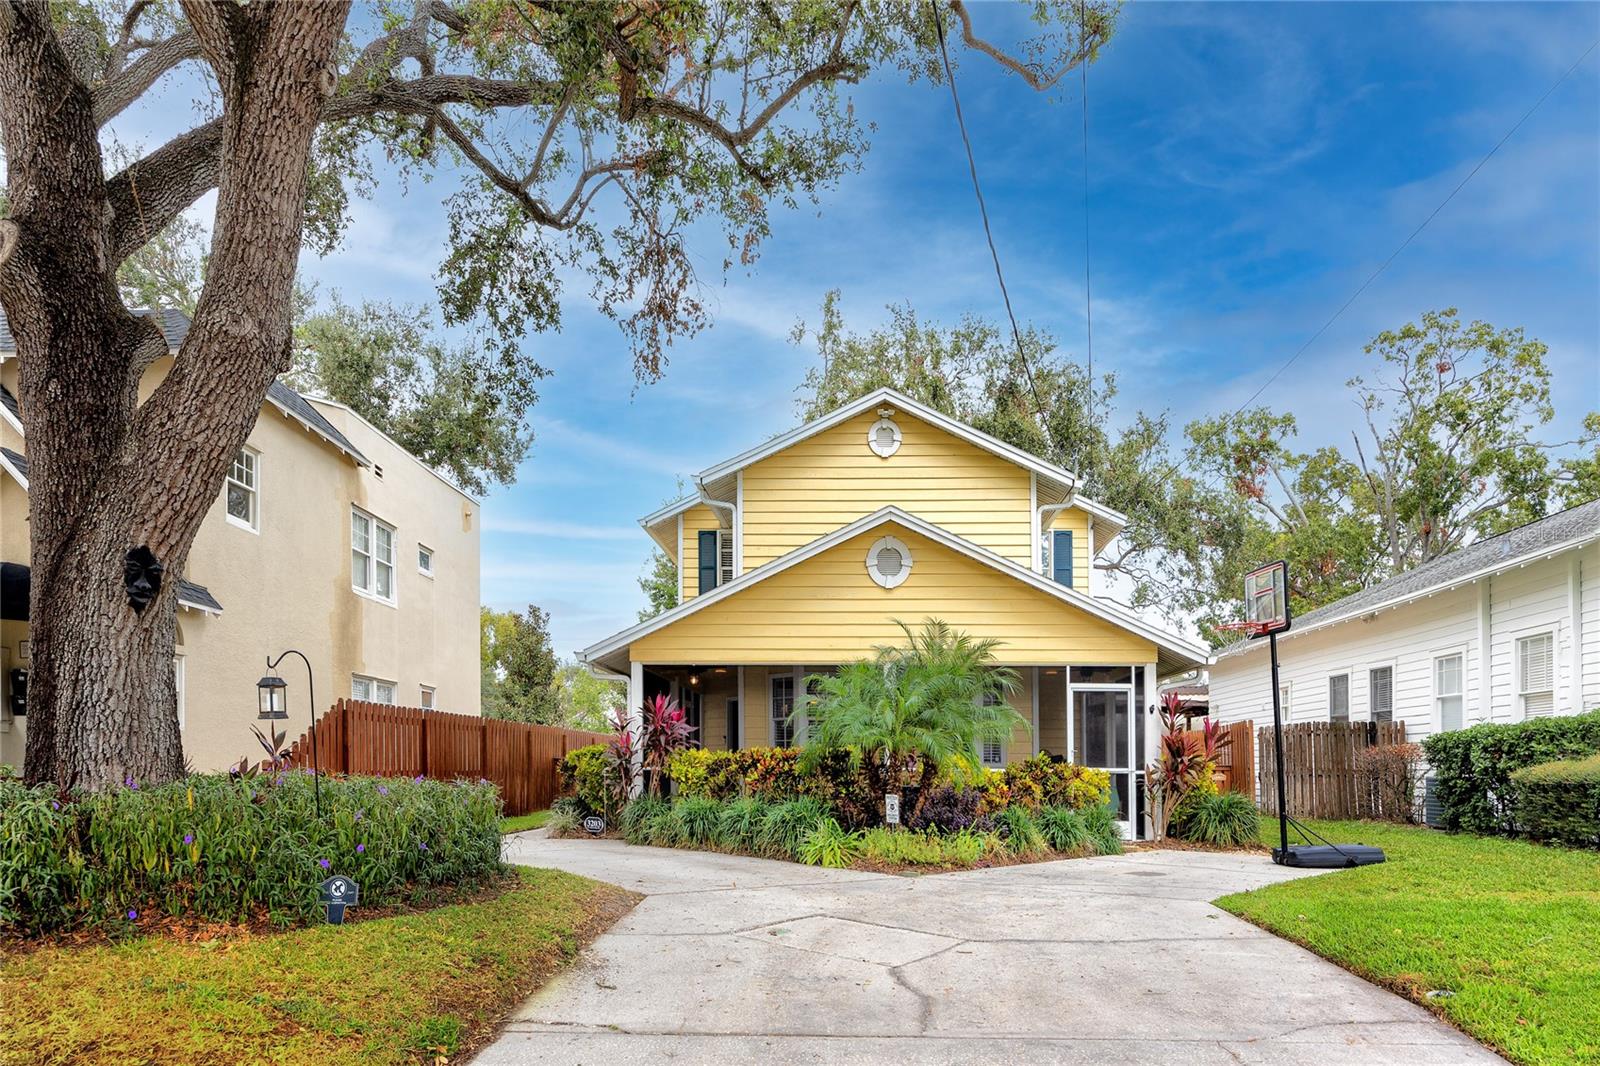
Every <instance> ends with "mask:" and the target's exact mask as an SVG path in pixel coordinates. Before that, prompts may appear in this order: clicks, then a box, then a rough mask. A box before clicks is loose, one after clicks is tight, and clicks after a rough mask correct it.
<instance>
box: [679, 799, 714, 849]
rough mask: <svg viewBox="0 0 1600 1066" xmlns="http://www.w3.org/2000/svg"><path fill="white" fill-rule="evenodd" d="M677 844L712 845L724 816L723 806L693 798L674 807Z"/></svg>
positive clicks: (712, 800) (681, 801) (711, 801)
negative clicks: (719, 822) (718, 825)
mask: <svg viewBox="0 0 1600 1066" xmlns="http://www.w3.org/2000/svg"><path fill="white" fill-rule="evenodd" d="M672 813H673V817H674V819H675V822H676V824H675V825H674V827H673V836H674V838H675V843H677V844H679V845H687V846H689V847H699V846H700V845H702V844H709V843H711V840H712V838H713V837H714V836H715V835H716V832H717V822H718V821H719V820H720V818H721V816H722V804H720V803H718V802H717V801H716V800H714V799H707V798H706V797H704V796H691V797H689V798H688V799H685V800H679V801H678V802H677V803H674V804H673V805H672Z"/></svg>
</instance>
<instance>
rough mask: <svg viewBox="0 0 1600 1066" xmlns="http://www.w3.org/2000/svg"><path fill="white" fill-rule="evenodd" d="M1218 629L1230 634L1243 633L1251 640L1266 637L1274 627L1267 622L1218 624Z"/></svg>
mask: <svg viewBox="0 0 1600 1066" xmlns="http://www.w3.org/2000/svg"><path fill="white" fill-rule="evenodd" d="M1216 628H1218V629H1220V630H1223V631H1224V632H1228V633H1243V634H1244V635H1245V636H1246V637H1247V638H1249V639H1250V640H1254V639H1255V638H1257V637H1264V636H1266V635H1267V634H1268V633H1270V632H1272V626H1271V625H1270V624H1269V623H1266V622H1251V621H1248V620H1247V621H1243V622H1218V623H1217V626H1216Z"/></svg>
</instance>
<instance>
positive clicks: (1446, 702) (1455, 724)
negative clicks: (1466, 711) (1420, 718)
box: [1433, 652, 1464, 732]
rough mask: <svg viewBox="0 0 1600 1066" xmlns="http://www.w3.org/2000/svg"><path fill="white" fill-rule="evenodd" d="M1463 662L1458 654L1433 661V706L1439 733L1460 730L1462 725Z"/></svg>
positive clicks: (1440, 657)
mask: <svg viewBox="0 0 1600 1066" xmlns="http://www.w3.org/2000/svg"><path fill="white" fill-rule="evenodd" d="M1463 661H1464V660H1463V659H1462V656H1461V653H1460V652H1456V653H1455V654H1454V655H1441V656H1439V657H1438V658H1437V659H1435V660H1433V705H1434V710H1435V711H1436V713H1437V715H1438V720H1439V729H1440V731H1441V732H1449V731H1450V730H1452V729H1460V728H1461V726H1462V725H1463V722H1462V716H1461V687H1462V673H1463V667H1462V663H1463Z"/></svg>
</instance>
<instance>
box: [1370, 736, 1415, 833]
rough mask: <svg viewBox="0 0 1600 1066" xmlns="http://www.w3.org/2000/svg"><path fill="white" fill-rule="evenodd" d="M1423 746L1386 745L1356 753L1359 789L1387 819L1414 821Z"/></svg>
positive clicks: (1378, 812)
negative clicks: (1418, 773)
mask: <svg viewBox="0 0 1600 1066" xmlns="http://www.w3.org/2000/svg"><path fill="white" fill-rule="evenodd" d="M1421 765H1422V745H1420V744H1405V743H1402V744H1383V745H1379V746H1377V747H1371V748H1362V749H1361V750H1360V751H1358V752H1356V790H1357V792H1358V793H1359V794H1360V795H1361V796H1363V797H1365V799H1366V803H1365V804H1363V806H1365V807H1366V808H1367V809H1368V810H1371V811H1374V812H1376V813H1377V814H1378V816H1379V817H1381V818H1382V819H1383V820H1384V821H1387V822H1414V821H1416V808H1417V771H1418V769H1419V768H1420V767H1421Z"/></svg>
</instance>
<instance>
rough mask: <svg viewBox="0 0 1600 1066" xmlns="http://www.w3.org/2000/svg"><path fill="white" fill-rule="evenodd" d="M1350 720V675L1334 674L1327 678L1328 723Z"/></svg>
mask: <svg viewBox="0 0 1600 1066" xmlns="http://www.w3.org/2000/svg"><path fill="white" fill-rule="evenodd" d="M1349 720H1350V675H1349V674H1334V675H1333V676H1332V677H1330V678H1328V721H1330V722H1348V721H1349Z"/></svg>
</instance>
